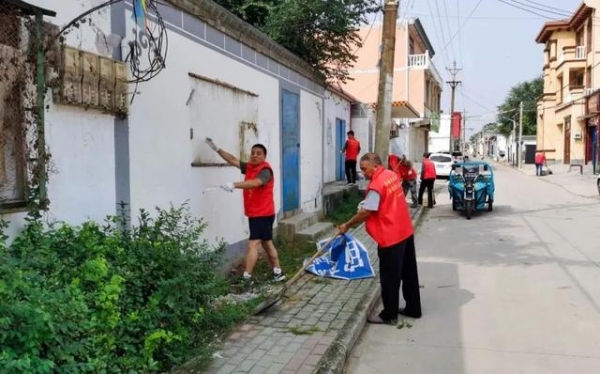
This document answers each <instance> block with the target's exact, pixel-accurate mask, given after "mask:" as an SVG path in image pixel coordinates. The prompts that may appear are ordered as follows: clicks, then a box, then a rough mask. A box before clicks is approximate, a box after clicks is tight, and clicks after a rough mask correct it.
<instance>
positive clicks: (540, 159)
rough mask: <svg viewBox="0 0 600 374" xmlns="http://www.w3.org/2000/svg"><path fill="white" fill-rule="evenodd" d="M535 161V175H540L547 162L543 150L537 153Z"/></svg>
mask: <svg viewBox="0 0 600 374" xmlns="http://www.w3.org/2000/svg"><path fill="white" fill-rule="evenodd" d="M534 162H535V175H536V176H538V177H540V176H541V175H542V169H543V166H544V164H545V163H546V155H545V154H544V153H543V152H538V153H536V154H535V160H534Z"/></svg>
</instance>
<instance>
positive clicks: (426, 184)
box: [419, 179, 435, 208]
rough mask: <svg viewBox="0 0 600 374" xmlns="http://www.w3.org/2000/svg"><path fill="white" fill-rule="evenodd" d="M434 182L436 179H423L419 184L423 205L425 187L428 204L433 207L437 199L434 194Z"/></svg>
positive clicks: (420, 198) (420, 202)
mask: <svg viewBox="0 0 600 374" xmlns="http://www.w3.org/2000/svg"><path fill="white" fill-rule="evenodd" d="M434 183H435V179H423V180H421V184H420V186H419V204H421V205H423V193H424V192H425V188H427V206H428V207H430V208H433V203H434V199H435V197H434V196H433V184H434Z"/></svg>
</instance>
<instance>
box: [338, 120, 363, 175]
mask: <svg viewBox="0 0 600 374" xmlns="http://www.w3.org/2000/svg"><path fill="white" fill-rule="evenodd" d="M346 135H348V140H346V144H344V149H342V151H341V152H342V153H344V154H345V156H346V162H345V167H346V179H347V180H348V184H350V185H352V184H356V159H357V158H358V154H359V153H360V142H359V141H358V140H357V139H356V138H355V137H354V131H352V130H350V131H348V133H347V134H346Z"/></svg>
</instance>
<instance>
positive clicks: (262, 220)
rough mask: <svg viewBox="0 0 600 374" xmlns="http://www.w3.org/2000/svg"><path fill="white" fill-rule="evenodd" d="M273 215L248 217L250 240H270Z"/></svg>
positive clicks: (271, 237) (273, 220)
mask: <svg viewBox="0 0 600 374" xmlns="http://www.w3.org/2000/svg"><path fill="white" fill-rule="evenodd" d="M273 222H275V216H274V215H273V216H268V217H249V218H248V226H249V227H250V240H272V239H273Z"/></svg>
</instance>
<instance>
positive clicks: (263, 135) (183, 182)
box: [126, 12, 320, 243]
mask: <svg viewBox="0 0 600 374" xmlns="http://www.w3.org/2000/svg"><path fill="white" fill-rule="evenodd" d="M130 14H131V13H129V12H128V13H127V16H126V19H127V20H128V21H127V22H128V27H127V30H130V29H131V28H132V27H133V25H132V21H131V19H130ZM190 56H197V58H190ZM168 59H169V64H168V68H167V70H165V71H163V72H162V73H161V74H160V75H158V76H157V77H156V78H155V79H153V80H152V81H150V82H147V83H144V84H143V85H141V86H140V88H139V90H140V91H142V93H141V94H140V95H138V96H137V97H136V98H135V101H134V105H133V107H132V108H131V113H130V117H129V122H130V154H131V156H130V157H131V191H132V194H131V196H132V212H134V211H137V210H138V209H140V208H146V209H149V208H152V207H154V206H157V205H158V206H161V207H165V206H167V205H168V204H170V203H173V204H181V203H183V202H185V201H189V203H190V206H191V207H192V211H193V213H194V214H196V215H198V216H200V217H205V218H206V219H207V220H208V223H209V226H208V229H207V231H206V234H207V238H208V239H209V240H210V241H214V240H218V239H219V238H223V239H224V240H226V241H227V242H229V243H235V242H238V241H240V240H243V239H244V238H247V235H248V228H247V219H246V217H245V216H244V214H243V204H242V191H241V190H236V191H234V192H233V193H227V192H224V191H222V190H220V189H218V190H213V191H206V192H203V190H204V189H206V188H209V187H211V186H218V185H220V184H223V183H226V182H233V181H239V180H243V178H244V176H243V175H242V174H241V173H240V171H239V170H238V169H237V168H234V167H192V166H191V164H192V161H193V160H195V159H198V157H200V161H208V162H211V161H215V160H216V159H217V158H214V155H213V156H212V157H213V158H214V159H206V160H202V156H203V155H209V154H211V155H212V151H211V150H210V149H209V148H208V146H207V145H206V144H205V143H204V138H205V137H207V136H208V137H212V138H213V139H214V141H215V142H216V144H217V145H218V146H219V147H221V148H223V149H225V150H226V151H228V152H230V153H232V154H234V155H236V156H239V123H232V122H230V121H228V120H227V119H230V120H231V118H232V117H230V116H229V115H228V113H231V112H235V111H236V110H237V106H236V102H235V101H231V100H229V101H228V100H224V101H223V102H222V103H221V104H220V105H215V106H214V107H213V108H212V111H207V112H205V113H197V109H196V107H197V106H198V105H200V104H201V100H202V92H198V91H196V92H195V93H194V94H193V95H192V96H191V101H190V102H189V105H188V106H186V102H187V101H188V98H190V94H191V92H192V90H193V89H195V88H198V87H199V86H198V84H199V82H198V81H197V80H196V79H194V78H191V77H189V76H188V73H190V72H192V73H194V74H198V75H201V76H205V77H208V78H211V79H216V80H220V81H222V82H225V83H228V84H230V85H233V86H236V87H238V88H241V89H243V90H247V91H250V92H253V93H255V94H257V95H258V97H257V98H256V101H257V113H256V117H255V118H256V124H257V130H258V140H259V141H260V142H261V143H263V144H264V145H265V146H266V147H267V151H268V154H267V161H269V163H270V164H271V166H272V168H273V171H274V174H275V176H274V177H275V189H274V197H275V205H276V210H277V211H278V210H279V209H280V207H281V198H280V196H281V192H280V186H281V164H280V151H279V149H280V118H279V104H278V103H279V83H278V80H277V79H275V78H273V77H271V76H269V75H267V74H265V73H262V72H260V71H258V70H256V69H254V68H251V67H249V66H247V65H245V64H242V63H240V62H237V61H235V60H234V59H231V58H228V57H226V56H224V55H223V54H222V53H220V52H217V51H214V50H212V49H210V48H207V47H205V46H203V45H201V44H198V43H195V42H193V41H191V40H190V39H188V38H185V37H183V36H181V35H178V34H176V33H174V32H171V33H169V56H168ZM204 87H206V85H205V86H204ZM215 90H219V86H215ZM221 90H222V88H221ZM312 105H313V110H315V107H314V103H313V104H312ZM219 115H220V116H221V118H222V120H221V121H219V120H218V118H219ZM304 115H305V114H304V113H302V114H301V117H304ZM192 127H193V128H194V138H193V139H190V128H192ZM205 157H206V156H205ZM220 162H223V161H222V160H221V161H220ZM319 175H320V173H319Z"/></svg>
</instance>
